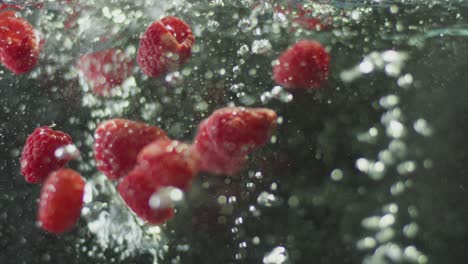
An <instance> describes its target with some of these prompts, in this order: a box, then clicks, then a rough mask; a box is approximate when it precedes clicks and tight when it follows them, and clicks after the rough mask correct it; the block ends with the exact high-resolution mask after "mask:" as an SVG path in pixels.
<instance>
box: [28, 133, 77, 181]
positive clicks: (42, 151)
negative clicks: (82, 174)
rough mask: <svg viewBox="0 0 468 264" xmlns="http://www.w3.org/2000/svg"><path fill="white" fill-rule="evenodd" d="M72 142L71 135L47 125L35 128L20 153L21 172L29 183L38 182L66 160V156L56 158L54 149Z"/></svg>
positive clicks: (61, 165) (65, 162)
mask: <svg viewBox="0 0 468 264" xmlns="http://www.w3.org/2000/svg"><path fill="white" fill-rule="evenodd" d="M70 144H72V139H71V137H70V136H69V135H68V134H66V133H64V132H62V131H58V130H53V129H52V128H50V127H48V126H43V127H39V128H36V129H35V130H34V132H33V133H32V134H30V135H29V136H28V138H27V140H26V144H25V145H24V148H23V152H22V154H21V160H20V162H21V173H22V174H23V176H24V178H25V179H26V181H27V182H29V183H40V182H43V181H44V180H45V178H46V177H47V176H48V175H49V174H50V173H51V172H53V171H54V170H57V169H59V168H61V167H63V166H65V164H67V162H68V160H69V159H68V158H63V159H58V158H57V157H56V156H55V150H56V149H58V148H60V147H63V146H66V145H70Z"/></svg>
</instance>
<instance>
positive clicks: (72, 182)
mask: <svg viewBox="0 0 468 264" xmlns="http://www.w3.org/2000/svg"><path fill="white" fill-rule="evenodd" d="M84 185H85V182H84V180H83V178H82V177H81V175H80V174H79V173H78V172H76V171H74V170H71V169H60V170H58V171H55V172H53V173H52V174H51V175H50V176H49V177H48V178H47V180H46V181H45V183H44V186H42V191H41V196H40V199H39V211H38V221H39V224H40V226H41V227H42V228H43V229H44V230H46V231H48V232H50V233H55V234H60V233H63V232H65V231H67V230H69V229H70V228H72V227H73V225H74V224H75V223H76V222H77V220H78V218H79V217H80V214H81V208H82V207H83V193H84Z"/></svg>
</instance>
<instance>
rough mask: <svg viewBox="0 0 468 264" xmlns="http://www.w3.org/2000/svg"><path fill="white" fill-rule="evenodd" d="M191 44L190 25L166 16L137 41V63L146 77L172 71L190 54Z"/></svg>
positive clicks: (154, 23)
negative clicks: (138, 42)
mask: <svg viewBox="0 0 468 264" xmlns="http://www.w3.org/2000/svg"><path fill="white" fill-rule="evenodd" d="M194 42H195V37H194V36H193V33H192V30H191V29H190V26H189V25H187V23H185V22H184V21H183V20H181V19H180V18H177V17H173V16H168V17H164V18H163V19H161V20H159V21H155V22H153V23H152V24H151V25H150V26H149V27H148V28H147V29H146V31H145V33H144V34H143V36H142V37H141V40H140V46H139V48H138V52H137V63H138V65H139V66H140V68H141V70H142V71H143V72H144V73H145V74H146V75H148V76H150V77H158V76H159V75H161V74H163V73H166V72H168V71H172V70H175V69H177V68H178V67H179V65H181V64H183V63H185V61H187V59H188V58H190V56H191V55H192V47H193V44H194Z"/></svg>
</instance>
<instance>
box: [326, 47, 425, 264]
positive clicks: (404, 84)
mask: <svg viewBox="0 0 468 264" xmlns="http://www.w3.org/2000/svg"><path fill="white" fill-rule="evenodd" d="M408 59H409V55H408V54H407V53H406V52H398V51H394V50H388V51H383V52H372V53H371V54H369V55H367V56H365V57H364V59H363V61H362V62H361V63H359V64H358V65H356V66H355V67H353V68H351V69H350V70H344V71H342V72H341V74H340V76H341V79H342V80H343V81H344V82H352V81H354V80H356V79H358V78H362V77H363V76H364V75H367V74H370V73H372V72H373V71H376V70H378V71H384V73H385V74H386V75H387V76H388V77H390V78H393V79H396V82H397V85H398V86H399V87H401V88H403V89H409V88H410V87H411V85H412V80H413V78H412V76H411V74H409V73H406V74H405V73H402V72H403V69H404V65H405V62H406V61H407V60H408ZM399 105H400V97H399V96H397V95H396V94H388V95H385V96H383V97H381V98H380V99H379V100H378V107H379V108H380V109H382V110H384V111H383V113H382V115H381V117H380V122H378V123H376V124H375V125H374V126H372V127H371V128H369V129H368V131H366V132H364V133H360V134H358V135H357V140H358V141H360V142H365V143H367V144H376V143H377V141H378V140H379V139H382V138H385V139H387V140H388V147H387V148H385V149H381V150H380V151H378V155H377V159H371V158H365V157H361V158H358V159H357V160H356V162H355V167H356V168H357V169H358V170H359V171H361V172H362V173H364V174H366V175H368V177H369V178H370V179H372V180H374V181H382V180H383V179H384V178H385V177H391V178H392V179H393V180H391V181H390V182H391V184H390V186H389V188H388V189H386V190H385V189H384V191H387V192H389V193H390V194H391V195H392V196H393V197H394V200H395V201H394V202H390V203H388V204H384V205H383V206H382V207H381V208H379V209H378V211H379V212H380V213H379V214H377V215H371V216H368V217H366V218H364V219H363V220H362V222H361V226H362V227H363V228H364V230H365V232H364V233H366V234H368V235H367V236H365V237H363V238H361V239H359V240H358V241H357V242H356V247H357V248H358V249H359V250H363V251H366V252H369V253H368V254H367V255H366V257H365V258H364V260H363V263H387V260H391V261H392V262H396V263H401V262H409V263H419V264H424V263H427V262H428V258H427V256H426V255H425V254H424V253H422V252H421V251H419V250H418V249H417V248H416V247H415V246H414V245H411V244H410V245H407V246H404V245H402V244H401V242H396V241H400V240H399V239H397V238H398V237H399V236H404V237H406V238H407V239H409V240H410V241H411V239H413V238H415V236H416V235H417V233H418V230H419V226H418V224H417V218H418V210H417V208H416V207H415V206H414V205H407V214H408V215H409V218H410V222H408V223H406V224H405V223H401V222H404V220H400V222H398V219H399V218H403V216H402V215H404V213H402V212H401V210H402V208H401V206H400V205H399V204H398V196H399V195H401V194H402V193H404V192H405V191H406V190H407V189H409V188H411V187H412V184H413V182H412V180H411V174H412V173H414V171H415V170H416V167H417V163H416V162H415V161H414V160H412V159H411V158H412V156H413V158H416V157H415V153H414V152H413V151H411V150H409V149H408V148H409V147H408V142H407V140H408V137H409V134H410V133H411V131H409V127H408V125H407V122H408V120H407V118H405V116H404V113H403V110H402V109H401V108H400V107H399ZM413 130H414V132H416V133H418V134H420V135H422V136H430V135H431V134H432V129H431V127H430V125H429V124H428V122H427V121H425V120H424V119H422V118H420V119H417V120H416V121H415V122H414V124H413ZM426 163H427V161H426ZM332 174H333V173H332ZM395 174H396V175H395ZM332 177H335V178H336V177H337V175H336V173H335V176H333V175H332ZM383 186H387V184H386V183H384V184H383Z"/></svg>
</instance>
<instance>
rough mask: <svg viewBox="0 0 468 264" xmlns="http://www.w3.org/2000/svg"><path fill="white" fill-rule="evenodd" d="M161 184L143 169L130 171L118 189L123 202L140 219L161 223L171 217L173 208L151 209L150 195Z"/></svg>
mask: <svg viewBox="0 0 468 264" xmlns="http://www.w3.org/2000/svg"><path fill="white" fill-rule="evenodd" d="M160 188H162V185H161V183H160V182H158V180H157V179H155V178H153V177H151V176H150V175H149V174H148V173H147V172H146V171H145V170H144V169H135V170H133V171H132V172H130V173H129V174H128V175H127V176H126V177H125V178H123V180H122V182H121V183H120V184H119V187H118V191H119V193H120V195H121V196H122V199H123V200H124V201H125V203H126V204H127V205H128V207H130V209H132V211H133V212H134V213H135V214H136V215H137V216H138V217H140V218H141V219H143V220H145V221H147V222H148V223H150V224H161V223H164V222H165V221H167V220H169V219H171V218H172V216H173V215H174V209H172V208H164V209H153V208H151V207H150V199H151V196H152V195H154V194H155V193H156V192H157V191H158V190H159V189H160Z"/></svg>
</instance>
